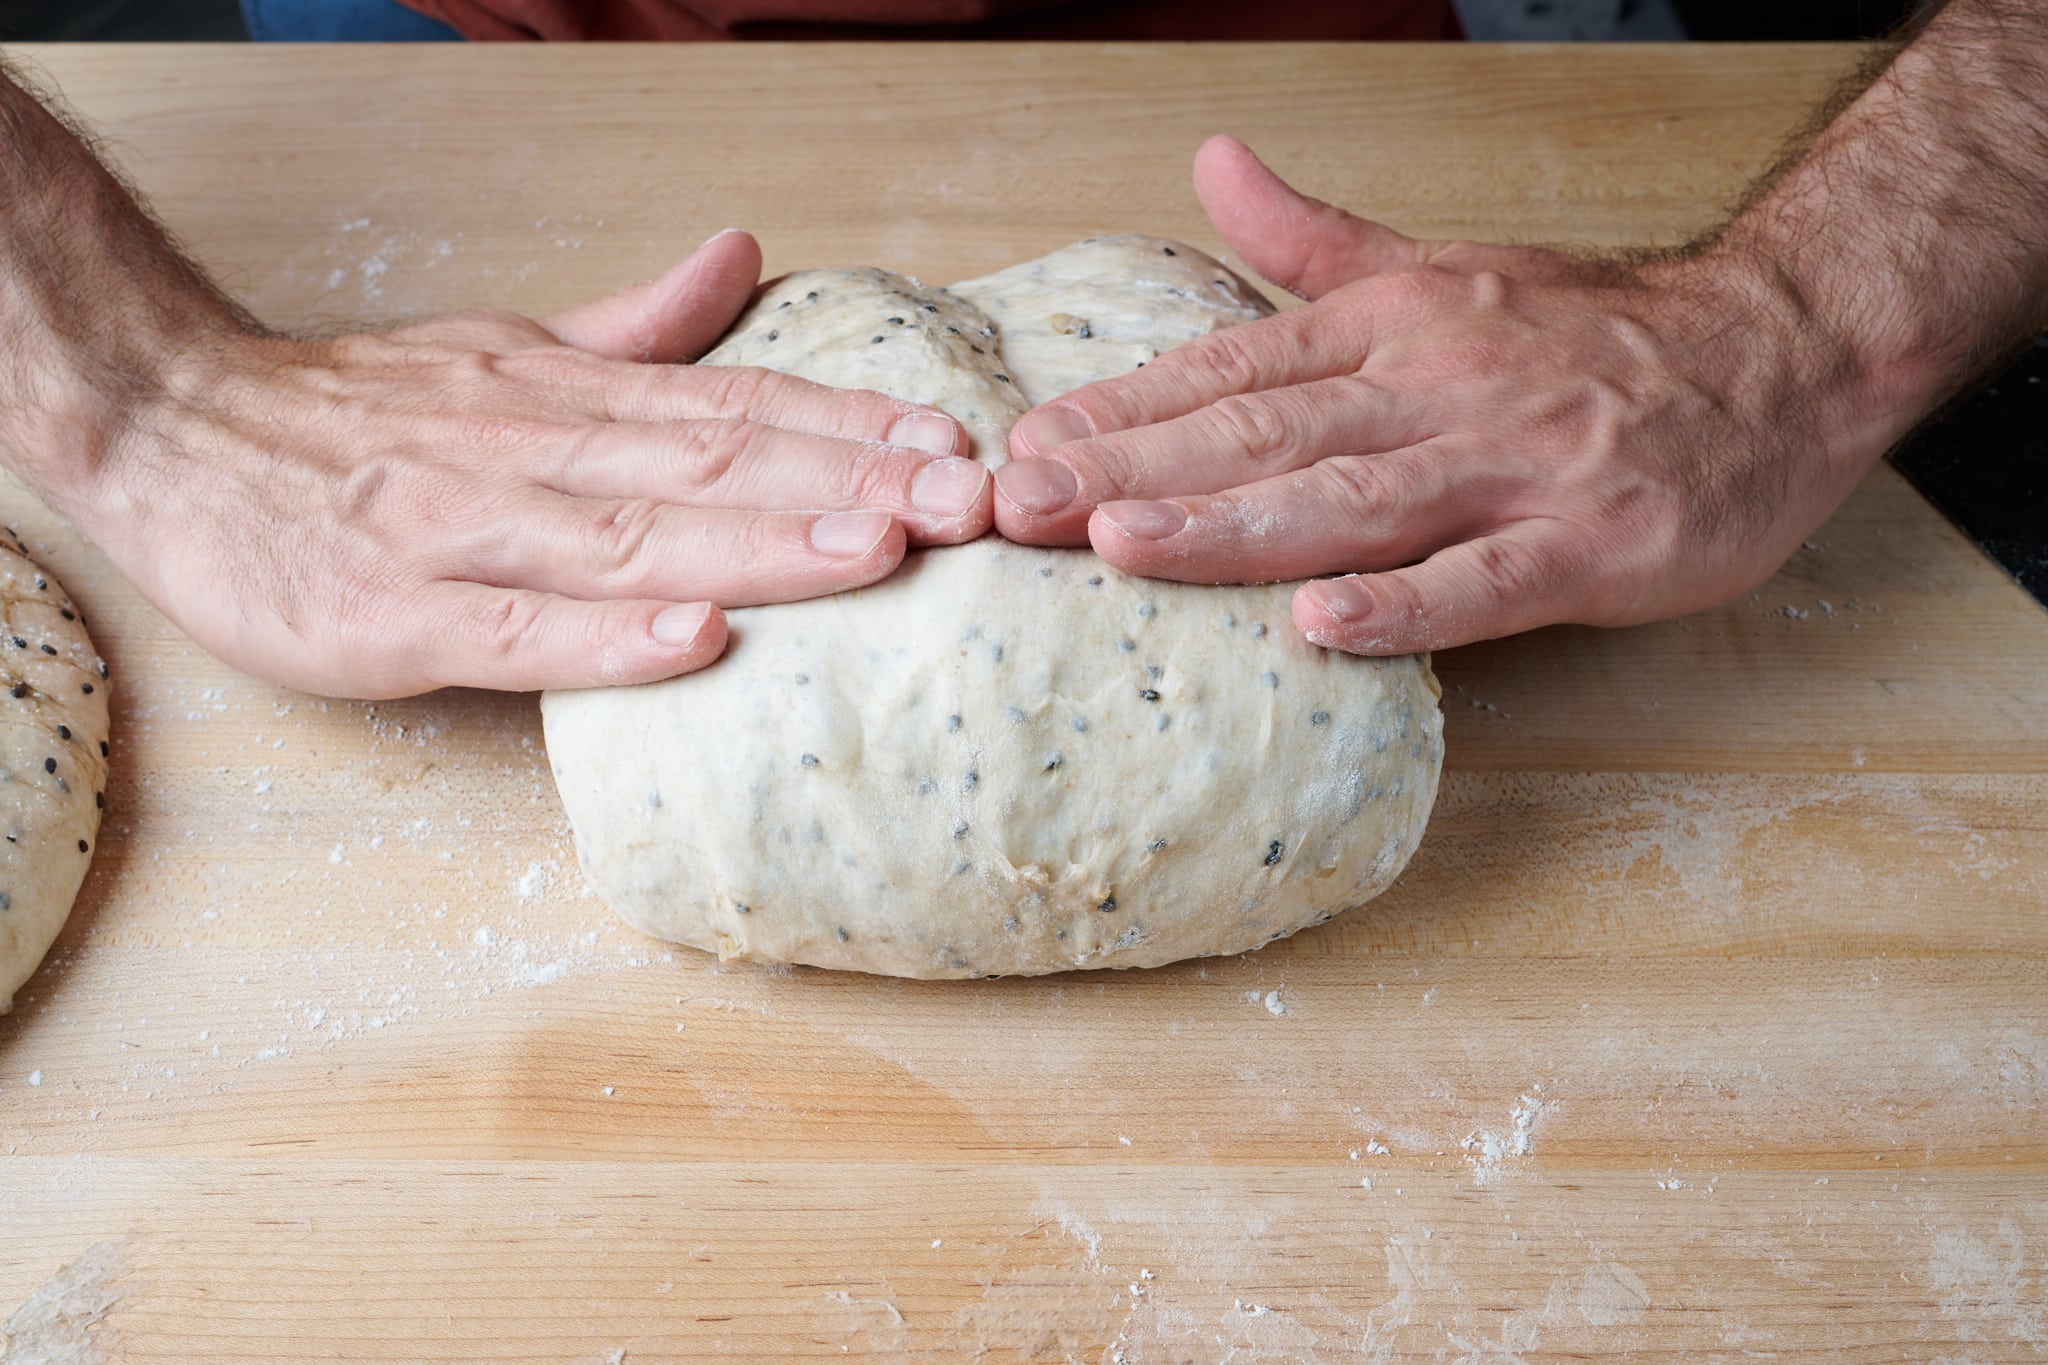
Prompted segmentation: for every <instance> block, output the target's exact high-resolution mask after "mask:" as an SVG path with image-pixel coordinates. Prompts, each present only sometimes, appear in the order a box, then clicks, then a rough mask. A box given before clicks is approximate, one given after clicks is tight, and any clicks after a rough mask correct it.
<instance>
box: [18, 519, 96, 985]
mask: <svg viewBox="0 0 2048 1365" xmlns="http://www.w3.org/2000/svg"><path fill="white" fill-rule="evenodd" d="M106 677H107V669H106V665H105V664H103V663H101V662H100V658H99V656H98V655H97V654H95V653H94V652H93V647H92V641H91V640H90V639H89V638H87V636H86V633H85V623H84V622H83V621H81V620H80V619H79V616H78V609H77V608H76V607H74V606H72V605H71V603H70V601H69V600H67V599H66V598H65V596H64V590H63V588H62V587H61V586H59V585H58V583H57V582H56V580H54V579H52V578H51V577H50V576H49V575H48V574H47V573H45V572H44V571H43V570H42V569H41V568H40V567H39V566H38V565H37V564H36V563H35V561H33V560H31V559H30V558H29V557H28V551H27V549H26V548H25V547H23V546H22V545H21V544H20V543H19V542H18V541H14V542H7V541H0V687H4V688H5V689H6V691H5V692H4V693H0V836H4V842H0V1014H5V1013H6V1012H7V1010H8V1009H9V1008H10V1007H11V1006H12V1005H13V1003H14V993H15V992H16V991H17V990H19V989H20V988H21V985H22V983H23V982H24V981H27V980H28V978H29V973H31V972H33V971H34V970H35V969H36V964H37V963H39V962H41V961H42V960H43V954H44V953H45V952H48V951H49V947H50V944H51V943H52V942H54V941H55V940H56V937H57V931H58V930H60V929H62V928H63V927H64V921H65V919H66V918H67V917H68V916H69V915H70V914H71V902H72V901H73V900H74V899H76V898H77V896H78V888H79V884H80V883H82V882H83V881H84V880H85V869H86V868H87V866H88V865H90V863H91V861H92V849H93V844H94V841H95V840H96V839H97V838H98V836H99V829H100V809H101V807H102V806H103V805H104V804H105V799H106V798H105V791H106V785H107V684H106Z"/></svg>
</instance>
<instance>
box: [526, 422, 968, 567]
mask: <svg viewBox="0 0 2048 1365" xmlns="http://www.w3.org/2000/svg"><path fill="white" fill-rule="evenodd" d="M588 431H589V435H588V437H587V439H584V440H582V441H580V442H578V443H577V444H576V446H575V447H574V448H573V449H572V450H569V451H567V452H564V453H563V454H562V456H561V458H560V463H559V465H558V466H557V468H556V469H555V470H553V471H552V473H551V475H550V476H549V479H548V481H549V483H550V484H551V486H553V487H554V488H556V489H558V490H560V491H561V492H564V493H567V494H569V495H571V496H572V497H578V498H610V499H617V500H621V501H624V500H630V499H634V498H648V499H654V500H657V501H661V502H669V503H678V504H682V505H686V506H691V507H723V508H732V509H736V510H742V511H756V512H784V511H792V510H798V509H802V510H807V511H813V512H837V511H846V510H850V509H855V508H874V509H878V510H881V511H884V512H888V513H889V514H891V515H892V516H895V517H897V518H898V519H899V520H901V521H902V523H903V526H904V530H905V531H906V532H908V533H909V535H910V538H911V539H912V540H913V541H915V542H916V543H918V544H921V545H940V544H943V545H952V544H957V543H959V542H960V541H964V540H972V539H973V538H974V537H976V536H978V535H980V534H981V533H982V532H984V531H986V530H987V529H988V528H989V523H990V520H991V518H992V515H993V507H992V493H991V489H992V487H993V481H992V480H991V479H990V477H989V471H988V467H987V466H985V465H983V464H981V463H980V462H979V461H976V460H968V459H961V458H959V457H957V456H951V455H929V454H926V453H925V452H923V451H915V450H908V449H905V448H904V447H901V446H891V445H884V444H882V443H880V442H878V441H842V440H837V439H834V438H832V437H828V436H811V435H808V434H805V433H802V432H793V431H785V430H782V429H781V428H778V427H770V426H763V425H762V424H761V423H759V422H739V421H699V422H671V423H653V422H617V423H611V424H609V425H605V426H600V427H594V428H589V429H588Z"/></svg>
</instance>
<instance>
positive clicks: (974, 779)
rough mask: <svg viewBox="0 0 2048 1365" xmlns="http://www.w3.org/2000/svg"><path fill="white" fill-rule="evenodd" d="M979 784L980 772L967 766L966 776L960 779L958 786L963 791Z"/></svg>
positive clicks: (971, 789)
mask: <svg viewBox="0 0 2048 1365" xmlns="http://www.w3.org/2000/svg"><path fill="white" fill-rule="evenodd" d="M980 785H981V774H980V773H978V772H975V771H974V770H973V769H972V768H969V769H968V770H967V776H965V777H963V778H961V779H960V787H961V789H962V790H963V791H973V790H974V789H975V788H976V787H978V786H980Z"/></svg>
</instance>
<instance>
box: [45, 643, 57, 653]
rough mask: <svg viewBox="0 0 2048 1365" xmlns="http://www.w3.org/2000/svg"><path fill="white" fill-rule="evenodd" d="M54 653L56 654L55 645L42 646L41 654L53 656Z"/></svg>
mask: <svg viewBox="0 0 2048 1365" xmlns="http://www.w3.org/2000/svg"><path fill="white" fill-rule="evenodd" d="M56 652H57V646H55V645H44V646H43V653H45V654H51V655H54V654H55V653H56Z"/></svg>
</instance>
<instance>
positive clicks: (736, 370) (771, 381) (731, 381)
mask: <svg viewBox="0 0 2048 1365" xmlns="http://www.w3.org/2000/svg"><path fill="white" fill-rule="evenodd" d="M699 373H701V374H705V375H708V376H710V383H709V386H708V389H707V392H706V394H705V397H706V398H707V399H708V400H709V402H710V403H711V405H712V406H713V407H714V408H716V409H718V410H719V411H720V412H726V413H747V412H751V411H753V410H754V409H755V408H756V407H758V406H759V405H760V404H762V403H764V402H767V401H768V400H769V399H771V398H773V397H774V396H775V395H776V394H777V393H778V392H780V388H781V385H780V381H781V379H782V376H780V375H778V374H777V373H776V372H775V371H773V370H764V369H761V368H759V367H758V366H754V365H712V366H704V367H700V370H699Z"/></svg>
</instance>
